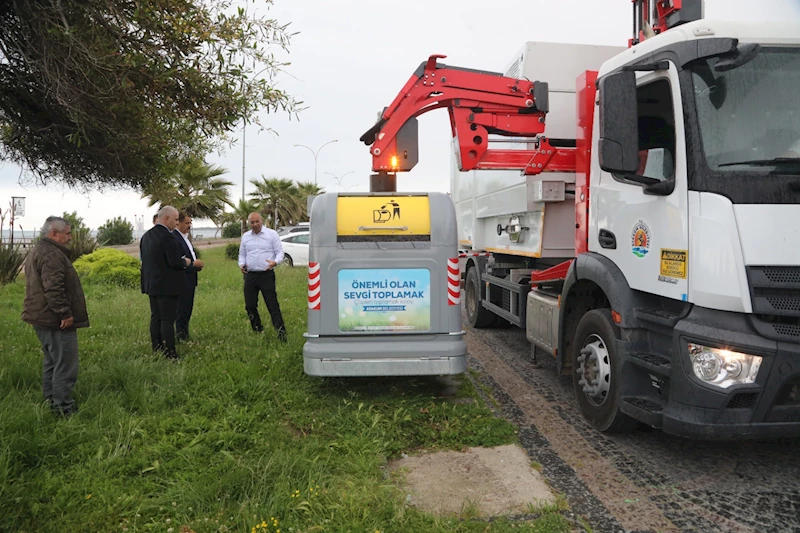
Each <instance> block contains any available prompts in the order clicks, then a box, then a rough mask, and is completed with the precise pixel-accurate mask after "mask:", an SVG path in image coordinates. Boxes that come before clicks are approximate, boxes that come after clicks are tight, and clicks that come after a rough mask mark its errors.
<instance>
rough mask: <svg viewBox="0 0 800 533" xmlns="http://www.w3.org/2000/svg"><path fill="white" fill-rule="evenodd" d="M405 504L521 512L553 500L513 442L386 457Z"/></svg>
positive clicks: (455, 511) (447, 510)
mask: <svg viewBox="0 0 800 533" xmlns="http://www.w3.org/2000/svg"><path fill="white" fill-rule="evenodd" d="M389 467H390V469H391V470H392V471H393V472H395V473H398V474H399V475H400V479H401V480H402V481H401V483H402V485H403V487H404V488H405V490H406V491H407V492H408V498H407V501H408V503H409V504H410V505H413V506H415V507H418V508H420V509H423V510H425V511H428V512H432V513H437V514H442V515H459V514H464V513H470V514H473V515H478V516H483V517H489V516H500V515H513V514H525V513H530V512H532V511H535V510H536V509H541V508H543V507H545V506H549V505H553V504H554V503H555V496H554V495H553V492H552V491H551V490H550V488H549V486H548V485H547V483H546V482H545V480H544V478H543V477H542V475H541V474H540V473H539V472H538V471H537V470H535V469H534V468H532V467H531V462H530V460H529V459H528V456H527V455H526V453H525V451H524V450H523V449H522V448H520V447H519V446H516V445H507V446H497V447H495V448H469V449H467V450H466V451H465V452H454V451H444V452H438V453H433V454H421V455H416V456H410V457H404V458H402V459H399V460H397V461H394V462H392V463H390V465H389Z"/></svg>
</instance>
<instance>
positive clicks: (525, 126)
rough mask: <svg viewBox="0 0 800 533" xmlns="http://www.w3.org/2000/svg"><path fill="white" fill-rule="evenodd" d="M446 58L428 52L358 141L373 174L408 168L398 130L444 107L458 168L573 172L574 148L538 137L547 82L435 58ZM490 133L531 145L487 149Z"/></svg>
mask: <svg viewBox="0 0 800 533" xmlns="http://www.w3.org/2000/svg"><path fill="white" fill-rule="evenodd" d="M444 57H445V56H442V55H432V56H430V58H428V61H426V62H424V63H422V64H421V65H420V67H419V68H418V69H417V70H416V72H414V74H413V75H412V76H411V78H409V80H408V82H406V84H405V86H404V87H403V89H402V90H401V91H400V93H399V94H398V95H397V97H396V98H395V99H394V101H393V102H392V103H391V104H390V105H389V107H387V108H386V109H385V110H384V111H383V113H382V114H381V116H380V119H379V120H378V122H377V123H376V124H375V125H374V126H373V127H372V128H370V129H369V130H368V131H367V132H366V133H365V134H364V135H362V136H361V141H362V142H364V144H366V145H367V146H371V148H370V153H371V154H372V170H373V171H374V172H398V171H401V172H402V171H407V170H411V168H412V167H413V165H414V164H415V163H416V160H412V161H411V163H410V164H407V165H403V164H402V163H403V157H402V155H401V154H402V152H403V151H407V148H406V147H404V146H400V145H398V141H397V139H398V134H399V133H400V132H401V129H402V128H403V126H404V125H405V124H406V123H407V122H408V121H410V120H412V119H414V118H416V117H417V116H419V115H421V114H423V113H427V112H428V111H432V110H434V109H439V108H443V107H445V108H447V110H448V112H449V114H450V126H451V128H452V134H453V137H454V138H455V139H456V143H457V145H458V156H459V169H460V170H462V171H466V170H473V169H510V170H520V171H523V172H524V173H525V174H538V173H540V172H545V171H552V172H574V170H575V149H574V147H555V146H553V145H552V144H551V143H550V141H549V140H548V139H547V138H546V137H544V136H543V135H542V134H543V133H544V130H545V122H546V114H547V111H548V87H547V84H546V83H542V82H531V81H528V80H519V79H514V78H508V77H505V76H503V75H502V74H498V73H495V72H486V71H479V70H471V69H465V68H459V67H451V66H447V65H442V64H440V63H438V62H437V59H440V58H444ZM490 134H494V135H501V136H506V137H524V138H526V139H525V141H523V142H528V143H530V144H532V145H533V149H529V150H508V149H506V150H497V149H491V148H489V135H490ZM413 142H416V137H415V136H414V139H413ZM401 144H402V143H401ZM412 150H416V146H414V147H413V148H412ZM398 160H399V161H398Z"/></svg>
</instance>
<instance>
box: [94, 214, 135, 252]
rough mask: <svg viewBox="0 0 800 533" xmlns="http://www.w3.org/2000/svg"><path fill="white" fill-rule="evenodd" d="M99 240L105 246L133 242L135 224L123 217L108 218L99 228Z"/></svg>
mask: <svg viewBox="0 0 800 533" xmlns="http://www.w3.org/2000/svg"><path fill="white" fill-rule="evenodd" d="M97 240H98V241H99V242H101V243H102V244H103V246H117V245H121V244H130V243H131V242H133V224H131V223H130V222H128V221H127V220H125V219H124V218H122V217H116V218H113V219H111V220H106V223H105V224H103V225H102V226H100V227H99V228H97Z"/></svg>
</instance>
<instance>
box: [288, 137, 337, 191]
mask: <svg viewBox="0 0 800 533" xmlns="http://www.w3.org/2000/svg"><path fill="white" fill-rule="evenodd" d="M335 142H339V140H338V139H334V140H332V141H328V142H326V143H325V144H323V145H322V146H320V147H319V148H317V151H316V152H315V151H314V150H313V149H312V148H311V147H309V146H306V145H305V144H295V145H294V146H295V148H296V147H298V146H300V147H302V148H306V149H308V150H309V151H310V152H311V153H312V154H314V185H316V184H317V156H318V155H319V152H320V151H321V150H322V149H323V148H325V147H326V146H327V145H329V144H331V143H335Z"/></svg>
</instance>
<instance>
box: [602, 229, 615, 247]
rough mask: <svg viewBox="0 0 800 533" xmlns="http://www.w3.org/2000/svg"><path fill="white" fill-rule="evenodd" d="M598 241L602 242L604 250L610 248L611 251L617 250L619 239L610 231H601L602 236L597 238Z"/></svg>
mask: <svg viewBox="0 0 800 533" xmlns="http://www.w3.org/2000/svg"><path fill="white" fill-rule="evenodd" d="M597 240H598V241H599V242H600V246H601V247H603V248H609V249H611V250H616V249H617V238H616V237H615V236H614V234H613V233H611V232H610V231H608V230H605V229H601V230H600V235H598V236H597Z"/></svg>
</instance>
